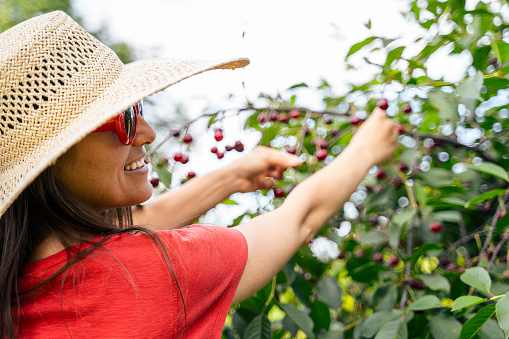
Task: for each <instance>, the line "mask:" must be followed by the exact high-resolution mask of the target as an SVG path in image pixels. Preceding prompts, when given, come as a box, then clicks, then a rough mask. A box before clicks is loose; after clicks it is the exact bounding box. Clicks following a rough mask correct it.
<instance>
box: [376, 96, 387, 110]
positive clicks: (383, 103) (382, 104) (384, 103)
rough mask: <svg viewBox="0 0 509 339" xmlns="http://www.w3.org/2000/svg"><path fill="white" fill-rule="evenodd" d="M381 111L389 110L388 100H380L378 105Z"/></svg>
mask: <svg viewBox="0 0 509 339" xmlns="http://www.w3.org/2000/svg"><path fill="white" fill-rule="evenodd" d="M376 105H377V106H378V107H379V108H380V109H383V110H384V111H385V110H386V109H387V108H389V102H388V101H387V99H385V98H382V99H380V100H378V103H377V104H376Z"/></svg>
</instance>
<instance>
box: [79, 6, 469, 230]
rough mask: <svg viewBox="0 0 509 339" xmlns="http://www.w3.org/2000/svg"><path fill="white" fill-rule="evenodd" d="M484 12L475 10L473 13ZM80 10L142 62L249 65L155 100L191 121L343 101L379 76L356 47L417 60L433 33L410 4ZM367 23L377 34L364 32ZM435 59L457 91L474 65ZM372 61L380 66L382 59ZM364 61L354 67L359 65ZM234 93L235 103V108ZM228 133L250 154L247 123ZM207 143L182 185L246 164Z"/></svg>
mask: <svg viewBox="0 0 509 339" xmlns="http://www.w3.org/2000/svg"><path fill="white" fill-rule="evenodd" d="M421 2H425V1H424V0H421ZM477 2H478V0H468V1H467V3H468V4H469V6H471V7H472V6H474V5H475V3H477ZM73 7H74V8H75V9H76V10H78V12H80V13H81V14H82V15H81V16H82V17H83V18H84V25H85V27H87V28H89V29H95V28H98V27H101V26H104V27H106V28H107V30H108V32H109V34H110V36H111V39H112V40H114V41H124V42H127V43H128V44H130V45H132V46H133V47H134V48H135V49H136V51H137V58H139V59H141V58H147V57H156V56H157V57H169V58H192V59H217V58H233V57H237V56H243V57H248V58H250V60H251V64H250V65H249V66H247V67H246V68H245V69H240V70H235V71H229V70H228V71H224V70H218V71H211V72H207V73H204V74H200V75H198V76H195V77H193V78H191V79H187V80H185V81H183V82H181V83H179V84H177V85H174V86H172V87H170V88H169V89H167V90H165V91H163V92H162V93H160V94H157V95H155V96H154V98H155V101H156V102H157V103H158V104H157V106H158V107H157V108H155V107H154V108H152V109H153V110H154V111H156V112H155V114H157V115H159V116H161V115H162V114H163V115H165V116H170V117H171V114H172V112H168V110H174V107H173V105H174V104H175V103H180V104H181V105H182V107H183V108H184V111H185V112H186V114H187V115H188V118H189V119H191V118H195V117H198V116H199V115H200V114H202V113H203V112H204V111H205V112H214V111H215V110H217V109H219V108H234V107H240V106H242V103H243V102H245V100H246V98H247V99H249V100H250V101H253V100H255V99H256V97H257V96H258V94H259V93H260V92H265V93H271V94H275V93H279V92H284V91H285V90H286V89H287V88H288V87H290V86H292V85H294V84H297V83H302V82H306V83H308V84H309V85H311V86H313V85H318V84H319V83H320V81H321V79H325V80H326V81H327V82H328V83H329V84H331V85H332V87H333V88H334V91H335V92H336V93H338V94H340V93H344V92H346V91H347V88H348V86H347V85H348V83H358V84H361V83H364V82H366V81H368V80H370V79H371V77H372V75H373V74H374V72H376V71H377V68H376V67H375V66H369V65H366V64H364V66H362V67H361V68H360V69H358V70H355V71H351V70H347V69H346V62H345V56H346V54H347V52H348V50H349V48H350V46H352V45H353V44H354V43H357V42H360V41H362V40H364V39H365V38H367V37H369V36H372V35H377V36H383V37H389V38H397V37H400V38H402V39H403V40H402V41H403V43H407V44H408V47H407V49H406V50H405V53H409V54H411V53H413V52H416V51H417V50H418V48H419V45H418V44H413V41H414V40H415V38H416V37H418V36H421V35H423V34H424V35H425V34H432V33H433V32H429V33H423V31H421V30H420V28H419V27H417V25H412V24H409V23H408V22H407V21H405V20H404V18H403V16H402V15H401V13H402V12H406V11H408V1H405V0H350V1H346V0H315V1H309V0H307V1H303V0H293V1H291V0H277V1H274V0H258V1H247V0H235V1H234V0H214V1H205V0H187V1H182V0H144V1H142V2H140V1H139V0H74V1H73ZM368 21H371V30H369V29H368V28H367V27H366V26H365V24H366V23H368ZM421 48H422V46H421ZM436 54H437V55H436V56H435V57H433V58H430V60H429V62H428V69H429V72H430V75H431V77H436V78H440V77H441V76H444V77H445V79H446V80H448V81H457V80H459V79H460V78H461V77H463V76H464V71H465V69H464V67H462V65H465V64H466V63H468V62H469V60H468V57H467V56H454V57H450V56H447V54H448V52H447V51H442V52H441V53H436ZM379 57H380V58H383V56H381V55H379ZM373 58H374V61H376V58H377V55H376V54H375V55H373ZM354 59H355V58H354ZM361 60H362V59H361V58H360V57H358V58H356V59H355V60H352V63H354V64H359V65H360V64H362V63H361ZM382 60H383V59H382ZM230 93H233V94H234V95H235V98H237V99H232V98H229V97H228V95H229V94H230ZM297 104H298V105H301V106H305V107H308V108H311V109H322V108H323V107H322V105H323V104H322V102H321V101H320V97H318V96H317V95H313V92H312V91H308V92H306V93H304V94H302V95H301V96H300V102H298V103H297ZM228 124H229V125H227V126H226V127H227V131H228V133H225V140H224V141H223V142H222V143H223V144H231V143H232V142H234V141H235V140H238V139H241V138H242V141H243V142H244V143H245V144H246V149H250V148H252V147H254V146H255V144H256V142H257V138H256V135H244V134H242V133H243V132H242V129H241V128H240V124H241V121H238V120H235V119H232V120H231V121H230V122H229V123H228ZM232 126H233V127H232ZM206 140H212V134H211V135H210V136H202V137H201V138H200V140H198V141H196V142H195V145H194V146H195V150H196V151H195V152H196V154H197V156H195V157H193V158H191V160H190V161H189V163H188V164H187V165H186V166H181V167H179V168H178V169H177V170H176V171H175V175H177V176H178V175H180V176H181V177H182V178H183V177H185V176H186V174H187V171H189V170H193V171H195V172H196V173H197V174H198V175H201V174H204V173H205V172H208V171H210V170H213V169H215V168H219V167H222V166H224V165H225V164H228V163H230V162H232V161H234V160H235V159H236V158H238V156H239V154H236V155H233V154H234V153H235V152H230V154H227V156H225V158H224V159H223V160H222V161H221V162H219V161H217V159H215V158H214V155H212V154H211V153H210V151H209V149H210V147H211V146H212V145H211V142H210V141H206ZM156 143H157V141H156ZM223 146H224V145H223ZM168 152H169V153H171V152H175V148H170V149H169V150H168ZM239 199H241V198H239ZM212 222H215V223H225V221H224V220H219V219H217V220H214V219H212ZM226 223H227V221H226Z"/></svg>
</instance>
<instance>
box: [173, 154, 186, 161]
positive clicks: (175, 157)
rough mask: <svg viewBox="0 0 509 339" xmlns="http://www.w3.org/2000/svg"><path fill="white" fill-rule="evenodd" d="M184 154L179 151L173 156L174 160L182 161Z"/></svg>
mask: <svg viewBox="0 0 509 339" xmlns="http://www.w3.org/2000/svg"><path fill="white" fill-rule="evenodd" d="M183 157H184V155H183V154H182V153H177V154H175V155H174V156H173V160H175V161H176V162H182V159H183Z"/></svg>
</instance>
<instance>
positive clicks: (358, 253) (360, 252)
mask: <svg viewBox="0 0 509 339" xmlns="http://www.w3.org/2000/svg"><path fill="white" fill-rule="evenodd" d="M353 255H354V257H356V258H364V257H365V256H366V252H364V250H362V249H358V250H355V252H353Z"/></svg>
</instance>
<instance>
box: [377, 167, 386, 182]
mask: <svg viewBox="0 0 509 339" xmlns="http://www.w3.org/2000/svg"><path fill="white" fill-rule="evenodd" d="M385 174H386V173H385V170H384V169H383V168H379V169H377V170H376V173H375V177H376V178H377V179H378V180H381V179H383V178H385Z"/></svg>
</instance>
